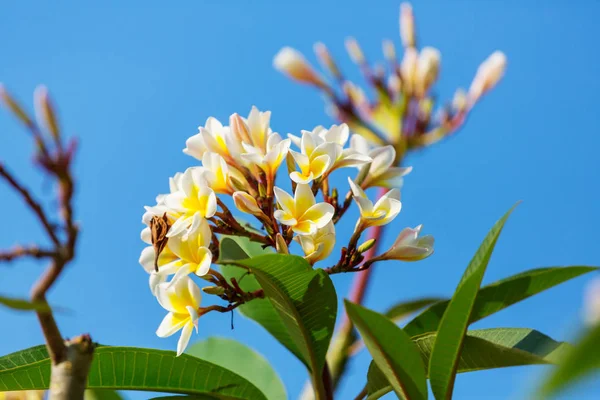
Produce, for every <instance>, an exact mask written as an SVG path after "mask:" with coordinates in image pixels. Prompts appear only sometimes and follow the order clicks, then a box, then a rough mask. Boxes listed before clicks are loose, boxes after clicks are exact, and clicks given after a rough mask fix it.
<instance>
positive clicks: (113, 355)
mask: <svg viewBox="0 0 600 400" xmlns="http://www.w3.org/2000/svg"><path fill="white" fill-rule="evenodd" d="M49 383H50V358H49V357H48V352H47V351H46V347H45V346H36V347H32V348H30V349H27V350H22V351H19V352H16V353H12V354H9V355H7V356H4V357H1V358H0V391H12V390H31V389H48V385H49ZM88 389H113V390H143V391H151V392H168V393H182V394H190V395H198V396H204V395H207V394H208V395H210V396H212V397H213V398H215V399H221V400H225V399H226V400H234V399H235V400H242V399H244V400H245V399H252V400H254V399H260V400H266V397H265V395H264V394H263V393H261V391H260V390H259V389H258V388H257V387H256V386H254V384H252V383H251V382H249V381H248V380H246V379H244V378H242V377H241V376H239V375H238V374H236V373H234V372H231V371H229V370H227V369H225V368H223V367H220V366H218V365H215V364H212V363H210V362H207V361H204V360H201V359H199V358H195V357H192V356H189V355H186V354H183V355H181V356H179V357H176V356H175V352H173V351H163V350H154V349H143V348H137V347H110V346H101V347H98V348H97V349H96V350H95V353H94V361H93V362H92V366H91V368H90V374H89V377H88Z"/></svg>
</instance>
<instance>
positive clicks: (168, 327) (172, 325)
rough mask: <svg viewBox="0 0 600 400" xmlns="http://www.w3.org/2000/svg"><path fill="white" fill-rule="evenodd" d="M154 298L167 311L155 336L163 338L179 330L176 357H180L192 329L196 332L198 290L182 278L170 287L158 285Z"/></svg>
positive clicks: (200, 296)
mask: <svg viewBox="0 0 600 400" xmlns="http://www.w3.org/2000/svg"><path fill="white" fill-rule="evenodd" d="M156 298H157V299H158V302H159V303H160V305H161V306H162V307H163V308H164V309H165V310H167V311H169V313H168V314H167V315H166V316H165V318H164V319H163V320H162V322H161V323H160V326H159V327H158V329H157V331H156V335H157V336H158V337H161V338H164V337H169V336H171V335H173V334H175V333H176V332H178V331H180V330H181V336H180V338H179V341H178V342H177V355H178V356H180V355H181V354H182V353H183V351H184V350H185V348H186V347H187V345H188V343H189V341H190V337H191V336H192V330H193V329H194V327H195V328H196V332H198V308H199V307H200V302H201V300H202V295H201V294H200V288H198V286H197V285H196V284H195V283H194V281H192V280H191V279H190V278H189V277H183V278H182V279H179V280H178V281H177V282H175V284H174V285H171V286H169V285H167V284H165V283H162V284H160V285H159V286H158V289H157V293H156Z"/></svg>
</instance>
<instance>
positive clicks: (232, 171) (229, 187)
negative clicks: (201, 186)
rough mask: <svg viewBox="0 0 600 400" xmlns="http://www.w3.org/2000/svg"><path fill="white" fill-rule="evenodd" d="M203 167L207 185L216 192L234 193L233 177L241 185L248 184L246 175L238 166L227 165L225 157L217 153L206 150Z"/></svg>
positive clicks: (202, 170)
mask: <svg viewBox="0 0 600 400" xmlns="http://www.w3.org/2000/svg"><path fill="white" fill-rule="evenodd" d="M201 168H202V169H201V172H202V176H203V177H204V179H205V180H206V183H207V185H208V186H209V187H210V188H211V189H212V190H214V191H215V192H216V193H224V194H229V195H231V194H233V192H235V188H234V185H233V184H232V179H235V180H236V181H237V184H238V185H239V186H244V185H246V186H247V185H248V182H247V181H246V178H245V177H244V175H243V174H242V173H241V172H240V171H239V170H238V169H237V168H235V167H232V166H230V165H227V162H225V159H224V158H223V157H222V156H221V155H219V154H217V153H212V152H209V151H207V152H205V153H204V155H203V156H202V167H201Z"/></svg>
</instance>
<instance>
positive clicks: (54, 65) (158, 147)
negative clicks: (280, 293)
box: [0, 0, 600, 399]
mask: <svg viewBox="0 0 600 400" xmlns="http://www.w3.org/2000/svg"><path fill="white" fill-rule="evenodd" d="M413 6H414V11H415V16H416V23H417V31H418V36H419V42H420V45H430V46H434V47H436V48H438V49H440V51H441V52H442V69H441V78H440V81H439V83H438V85H437V87H436V89H435V91H436V93H437V94H438V96H439V98H440V99H446V100H450V99H451V97H452V95H453V93H454V90H455V88H456V87H458V86H462V87H467V86H468V85H469V83H470V81H471V79H472V77H473V75H474V73H475V70H476V69H477V66H478V65H479V64H480V62H482V61H483V60H484V59H485V58H486V57H487V56H488V55H489V54H490V53H491V52H492V51H494V50H497V49H500V50H503V51H504V52H505V53H506V54H507V57H508V70H507V73H506V75H505V78H504V80H503V81H502V82H501V83H500V84H499V85H498V87H497V88H496V89H495V90H494V91H492V92H491V93H490V94H489V95H488V96H487V97H486V98H485V99H484V100H483V101H482V102H481V103H480V104H478V105H477V106H476V109H475V110H474V111H473V113H472V114H471V116H470V119H469V121H468V122H467V124H466V127H465V128H464V129H463V130H462V131H461V132H460V133H459V134H458V135H456V136H454V137H452V138H451V139H449V140H446V141H444V142H442V143H440V144H439V145H437V146H434V147H433V148H430V149H428V150H427V151H424V152H422V153H419V154H416V155H413V156H411V157H410V159H409V160H408V164H409V165H412V166H413V167H414V171H413V172H412V173H411V174H410V175H409V176H408V177H407V178H406V180H405V186H404V189H403V210H402V213H401V214H400V216H399V217H398V218H397V219H396V220H395V221H394V224H393V229H390V231H391V230H394V231H399V230H400V229H401V228H403V227H405V226H415V225H417V224H420V223H422V224H424V232H425V233H428V234H433V235H434V236H435V238H436V253H435V254H434V255H433V256H432V257H430V258H429V259H427V260H425V261H423V262H419V263H414V264H400V263H398V264H393V263H389V264H384V265H383V266H381V267H379V268H378V269H377V270H376V271H375V277H374V281H373V285H372V287H371V290H370V291H369V293H368V299H367V301H366V305H367V306H369V307H372V308H374V309H378V310H384V309H385V308H386V307H387V306H388V305H389V304H390V303H392V302H395V301H399V300H402V299H409V298H414V297H418V296H425V295H441V296H449V295H451V294H452V292H453V290H454V288H455V287H456V284H457V283H458V281H459V279H460V277H461V275H462V273H463V270H464V268H465V266H466V264H467V263H468V262H469V260H470V258H471V256H472V254H473V253H474V251H475V250H476V248H477V247H478V245H479V243H480V241H481V240H482V239H483V236H484V235H485V233H486V232H487V230H488V229H489V228H490V227H491V226H492V224H493V223H494V222H495V221H496V219H497V218H499V217H500V216H501V215H502V214H503V213H504V212H505V211H506V210H507V209H508V208H509V207H510V206H511V205H512V204H513V203H515V202H516V201H517V200H523V204H521V205H520V206H519V207H518V209H517V211H516V212H515V213H514V214H513V216H512V217H511V219H510V221H509V223H508V224H507V227H506V229H505V231H504V234H503V236H502V237H501V239H500V241H499V243H498V245H497V248H496V249H497V250H496V252H495V254H494V257H493V259H492V262H491V263H490V265H489V268H488V272H487V275H486V278H485V282H491V281H495V280H498V279H500V278H503V277H506V276H509V275H512V274H515V273H518V272H520V271H523V270H525V269H530V268H535V267H542V266H557V265H599V264H600V258H599V256H598V245H597V240H598V231H597V225H598V223H599V222H600V208H599V207H598V202H599V191H598V182H599V178H600V161H599V158H598V156H597V148H598V146H600V138H599V136H598V126H599V125H600V114H599V113H598V112H596V110H595V103H594V101H595V99H596V98H597V93H598V91H599V90H600V77H599V76H598V68H597V65H598V63H599V62H600V54H599V53H598V51H597V38H598V37H599V36H600V27H599V26H598V24H597V19H598V17H599V16H600V3H599V2H597V1H592V0H588V1H586V0H580V1H577V2H567V1H557V0H549V1H546V2H543V3H540V2H533V1H516V0H514V1H512V0H509V1H486V2H476V1H452V2H449V1H427V2H425V1H414V2H413ZM398 8H399V2H398V1H388V0H386V1H383V0H380V1H377V2H366V1H357V0H348V1H345V2H344V3H343V5H341V4H340V3H336V2H333V1H313V0H308V1H303V2H293V3H291V2H285V3H284V2H274V1H271V2H267V1H246V2H243V1H227V2H225V1H222V2H218V1H199V2H192V1H187V2H177V3H176V4H174V3H172V4H170V5H169V6H167V5H166V3H159V2H141V1H138V2H128V3H127V4H125V3H123V2H118V1H105V2H103V3H102V5H100V4H98V3H97V4H91V3H87V5H84V4H83V3H80V2H67V1H65V2H59V3H57V2H33V1H20V2H4V3H3V4H2V5H1V8H0V81H1V82H3V83H4V84H5V85H6V86H7V88H8V89H9V90H10V91H11V92H12V93H13V94H15V95H16V96H17V97H19V98H20V99H21V100H22V101H23V102H25V103H26V104H28V105H31V94H32V92H33V90H34V88H35V87H36V85H37V84H39V83H43V84H46V85H47V86H48V87H49V89H50V92H51V94H52V96H53V97H54V99H55V102H56V103H57V105H58V109H59V114H60V117H61V123H62V126H63V129H64V131H65V132H67V133H68V134H70V135H73V136H77V137H79V138H80V152H79V154H78V159H77V164H76V177H77V179H78V185H79V187H78V190H77V203H76V204H77V210H76V211H77V218H78V220H80V221H81V225H82V235H81V242H80V243H79V247H78V256H77V259H76V261H75V262H74V263H72V264H71V267H70V269H69V270H68V271H67V272H66V273H65V274H64V277H63V279H62V281H61V282H59V284H58V285H57V287H56V288H55V289H54V290H53V292H52V293H51V296H50V302H51V304H53V305H56V306H62V307H65V308H66V309H67V310H68V311H65V312H62V313H61V314H59V315H58V320H59V325H60V327H61V330H62V332H63V333H64V334H65V335H67V336H73V335H76V334H79V333H81V332H90V333H91V334H92V335H93V338H94V339H95V340H96V341H98V342H100V343H103V344H111V345H127V346H140V347H157V348H162V349H175V346H176V341H177V338H178V335H175V336H173V337H171V338H168V339H159V338H158V337H156V335H155V330H156V328H157V326H158V324H159V323H160V321H161V319H162V318H163V316H164V311H163V309H162V308H161V307H160V306H159V305H158V304H157V302H156V301H155V299H154V298H153V297H152V295H151V294H150V292H149V290H148V282H147V274H146V273H145V272H144V271H143V269H142V268H141V267H140V266H139V264H138V262H137V260H138V256H139V253H140V251H141V249H142V248H143V247H144V244H143V243H142V242H141V241H140V239H139V232H140V230H141V228H142V224H141V215H142V213H143V208H142V207H143V206H144V205H151V204H153V203H154V198H155V196H156V195H157V194H158V193H163V192H166V191H168V177H169V176H172V175H173V174H174V173H175V172H177V171H183V170H185V169H186V168H187V167H189V166H192V165H195V160H194V159H192V158H190V157H188V156H185V155H184V154H183V153H182V152H181V150H182V148H183V147H184V146H185V140H186V139H187V138H188V137H189V136H191V135H193V134H195V133H196V132H197V126H198V125H203V124H204V121H205V120H206V118H207V117H209V116H215V117H217V118H218V119H220V120H221V121H225V120H226V119H227V118H228V116H229V115H230V114H232V113H234V112H238V113H240V114H242V115H246V114H247V113H248V112H249V111H250V107H251V106H252V105H256V106H257V107H258V108H259V109H261V110H271V111H272V112H273V115H272V120H271V121H272V122H271V126H272V127H273V129H274V130H275V131H278V132H280V133H282V134H287V133H288V132H291V133H295V134H298V133H299V132H300V130H301V129H312V128H313V127H314V126H315V125H319V124H323V125H327V126H328V125H330V124H331V123H333V121H332V120H331V119H330V117H328V116H327V114H326V113H325V111H324V107H323V102H322V101H321V99H320V95H319V94H318V93H317V92H316V91H314V90H313V89H311V88H308V87H303V86H300V85H297V84H295V83H293V82H291V81H289V80H288V79H286V78H285V77H283V76H282V75H280V74H279V73H278V72H276V71H275V70H274V69H273V67H272V58H273V56H274V54H275V53H276V52H277V51H278V50H279V49H280V48H281V47H282V46H284V45H290V46H292V47H295V48H297V49H299V50H301V51H302V52H304V53H305V54H308V55H309V56H310V57H309V59H310V61H312V62H313V63H315V58H314V57H312V56H311V55H312V45H313V43H314V42H316V41H323V42H324V43H325V44H327V45H328V47H329V49H330V51H331V52H332V53H333V55H334V56H335V58H336V59H337V60H338V62H339V63H340V65H341V67H342V68H343V69H344V71H345V72H346V73H347V74H348V75H349V76H350V77H351V78H354V77H358V73H357V71H356V69H355V67H354V65H353V64H352V63H351V61H350V59H349V58H348V56H347V55H346V53H345V50H344V45H343V41H344V39H345V38H346V37H347V36H350V35H352V36H354V37H356V38H357V40H358V41H359V42H360V43H361V45H362V46H363V49H364V51H365V53H366V55H367V57H368V58H369V59H371V60H376V59H377V60H378V59H383V56H382V54H381V40H382V39H384V38H389V39H393V40H394V41H395V42H396V44H398V45H399V37H398ZM353 74H354V75H353ZM32 150H33V149H32V144H31V141H30V139H29V138H28V136H27V134H26V132H25V131H24V130H23V129H22V128H21V127H20V126H19V125H18V124H17V122H16V121H15V120H14V119H13V118H12V116H10V115H9V114H8V113H7V112H6V111H2V112H1V113H0V159H1V160H2V161H3V162H5V163H6V164H7V165H8V166H9V167H10V168H11V169H12V170H13V171H15V172H16V173H17V174H18V175H19V176H20V177H22V179H23V180H25V181H26V182H27V183H28V184H29V186H30V187H32V188H41V196H42V197H43V198H46V199H52V197H53V196H52V187H51V186H50V185H49V182H45V181H44V179H41V178H40V177H39V174H38V171H36V170H34V169H33V168H32V167H31V154H32ZM345 185H346V183H345V182H340V183H339V184H338V186H340V187H342V186H344V187H345ZM50 206H52V205H50ZM0 209H1V210H2V216H1V220H2V224H1V229H0V248H7V247H9V246H12V245H14V244H16V243H34V242H36V241H37V240H38V239H40V238H41V237H42V236H41V233H40V230H39V229H38V227H37V224H36V221H35V220H34V219H33V217H32V216H31V215H30V214H29V212H28V210H26V209H25V208H24V207H23V206H22V204H21V202H20V200H19V199H18V198H17V197H16V196H15V195H14V194H13V193H12V192H10V191H9V190H8V189H7V187H6V186H1V187H0ZM356 216H357V214H356V210H355V209H354V210H353V214H350V215H349V216H348V217H346V218H345V219H344V222H342V225H341V227H340V228H338V229H339V231H340V232H342V231H343V230H344V227H346V228H348V229H351V226H352V225H353V223H354V221H355V218H356ZM393 239H394V236H392V235H391V234H390V235H389V236H388V237H387V242H386V243H387V246H389V245H390V244H391V243H392V241H393ZM386 243H384V245H383V247H382V248H386ZM43 267H44V266H43V265H38V264H36V263H34V262H21V263H15V264H10V265H0V293H2V294H6V295H15V296H21V297H25V296H27V294H28V292H29V288H30V286H31V284H32V281H33V280H34V279H35V278H36V277H37V275H38V274H39V272H40V270H41V268H43ZM352 278H353V276H352V274H342V275H337V276H335V278H334V282H335V284H336V287H337V290H338V294H339V295H340V298H342V297H343V296H344V294H345V293H347V290H348V287H349V284H350V282H351V280H352ZM591 279H592V276H591V275H587V276H584V277H582V278H578V279H575V280H573V281H570V282H568V283H566V284H563V285H560V286H558V287H557V288H553V289H552V290H550V291H548V292H545V293H543V294H541V295H538V296H536V297H534V298H532V299H529V300H526V301H524V302H523V303H520V304H518V305H516V306H514V307H511V308H510V310H509V311H503V312H500V313H498V314H496V315H494V316H492V317H490V318H488V319H485V320H483V321H481V322H478V323H476V324H475V325H474V326H473V327H474V328H485V327H528V328H535V329H538V330H540V331H542V332H544V333H546V334H548V335H550V336H551V337H553V338H554V339H557V340H568V339H571V338H573V336H574V335H575V333H576V332H577V330H578V329H579V328H580V327H581V324H582V322H581V321H582V315H581V310H582V301H583V291H584V288H585V286H586V283H588V282H589V281H590V280H591ZM485 282H484V283H485ZM212 335H224V336H228V337H232V338H235V339H237V340H240V341H242V342H244V343H246V344H248V345H250V346H251V347H253V348H255V349H256V350H258V351H259V352H260V353H262V354H263V355H265V356H266V357H267V358H268V359H269V360H270V361H271V362H272V363H273V364H274V366H275V368H276V369H277V370H278V372H279V373H280V375H281V377H282V379H283V381H284V383H285V385H286V387H287V390H288V394H289V395H290V398H295V397H296V396H297V394H298V393H299V391H300V390H301V387H302V386H303V384H304V381H305V378H306V373H305V371H304V370H303V367H302V365H301V363H300V362H299V361H297V360H296V359H295V358H294V357H293V356H292V355H291V354H289V353H287V352H286V350H285V349H284V348H283V347H282V346H280V345H279V344H277V343H276V342H275V340H273V339H272V338H271V337H270V336H268V334H267V333H266V332H264V331H263V330H262V328H261V327H260V326H258V325H255V324H254V323H253V322H252V321H249V320H245V319H243V317H241V316H239V315H238V316H236V318H235V330H231V329H230V321H229V316H228V315H220V314H215V313H213V314H210V315H208V316H207V317H205V318H203V319H202V320H201V321H200V333H199V335H198V336H197V337H194V339H198V338H206V337H209V336H212ZM194 339H193V340H194ZM42 341H43V338H42V335H41V332H40V330H39V327H38V323H37V320H36V318H35V316H34V315H33V314H23V313H16V312H12V311H7V310H6V309H4V308H0V354H2V355H4V354H7V353H10V352H13V351H17V350H20V349H23V348H27V347H30V346H33V345H37V344H41V343H42ZM369 359H370V358H369V355H368V354H367V353H366V352H363V353H361V354H360V356H359V357H358V358H357V359H356V360H355V361H354V362H353V363H352V364H351V367H350V368H351V369H350V371H349V374H348V376H347V379H345V380H344V382H343V384H342V389H341V392H340V397H339V398H341V399H348V398H353V397H354V395H356V394H357V393H358V391H359V390H360V389H361V388H362V385H363V384H364V376H365V373H366V369H367V366H368V360H369ZM545 371H546V369H545V368H543V367H520V368H509V369H503V370H493V371H485V372H475V373H469V374H462V375H460V376H459V377H458V379H457V382H456V388H455V398H456V399H464V398H474V399H481V398H486V399H487V398H494V399H496V398H497V399H520V398H521V399H524V398H527V397H528V396H529V394H530V391H531V389H532V388H533V387H535V385H536V382H537V380H538V379H539V377H540V375H541V374H542V373H544V372H545ZM127 396H128V398H131V399H145V398H148V397H151V396H150V394H148V393H128V394H127ZM599 397H600V382H598V381H595V382H594V381H587V382H585V383H583V384H582V385H579V386H577V387H576V388H573V389H572V390H571V391H570V392H568V393H565V394H564V398H565V399H569V398H577V399H594V398H599Z"/></svg>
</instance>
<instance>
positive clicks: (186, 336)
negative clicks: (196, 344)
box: [177, 318, 194, 357]
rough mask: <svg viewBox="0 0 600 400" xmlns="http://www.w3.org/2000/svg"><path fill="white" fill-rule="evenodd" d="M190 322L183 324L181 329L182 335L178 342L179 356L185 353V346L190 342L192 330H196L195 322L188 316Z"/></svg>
mask: <svg viewBox="0 0 600 400" xmlns="http://www.w3.org/2000/svg"><path fill="white" fill-rule="evenodd" d="M187 321H188V322H187V323H186V324H185V325H184V326H183V329H182V330H181V336H180V337H179V341H178V342H177V357H179V356H180V355H182V354H183V352H184V351H185V348H186V347H187V345H188V343H189V342H190V338H191V337H192V331H193V330H194V324H193V323H192V321H191V320H190V319H189V318H188V320H187Z"/></svg>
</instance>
